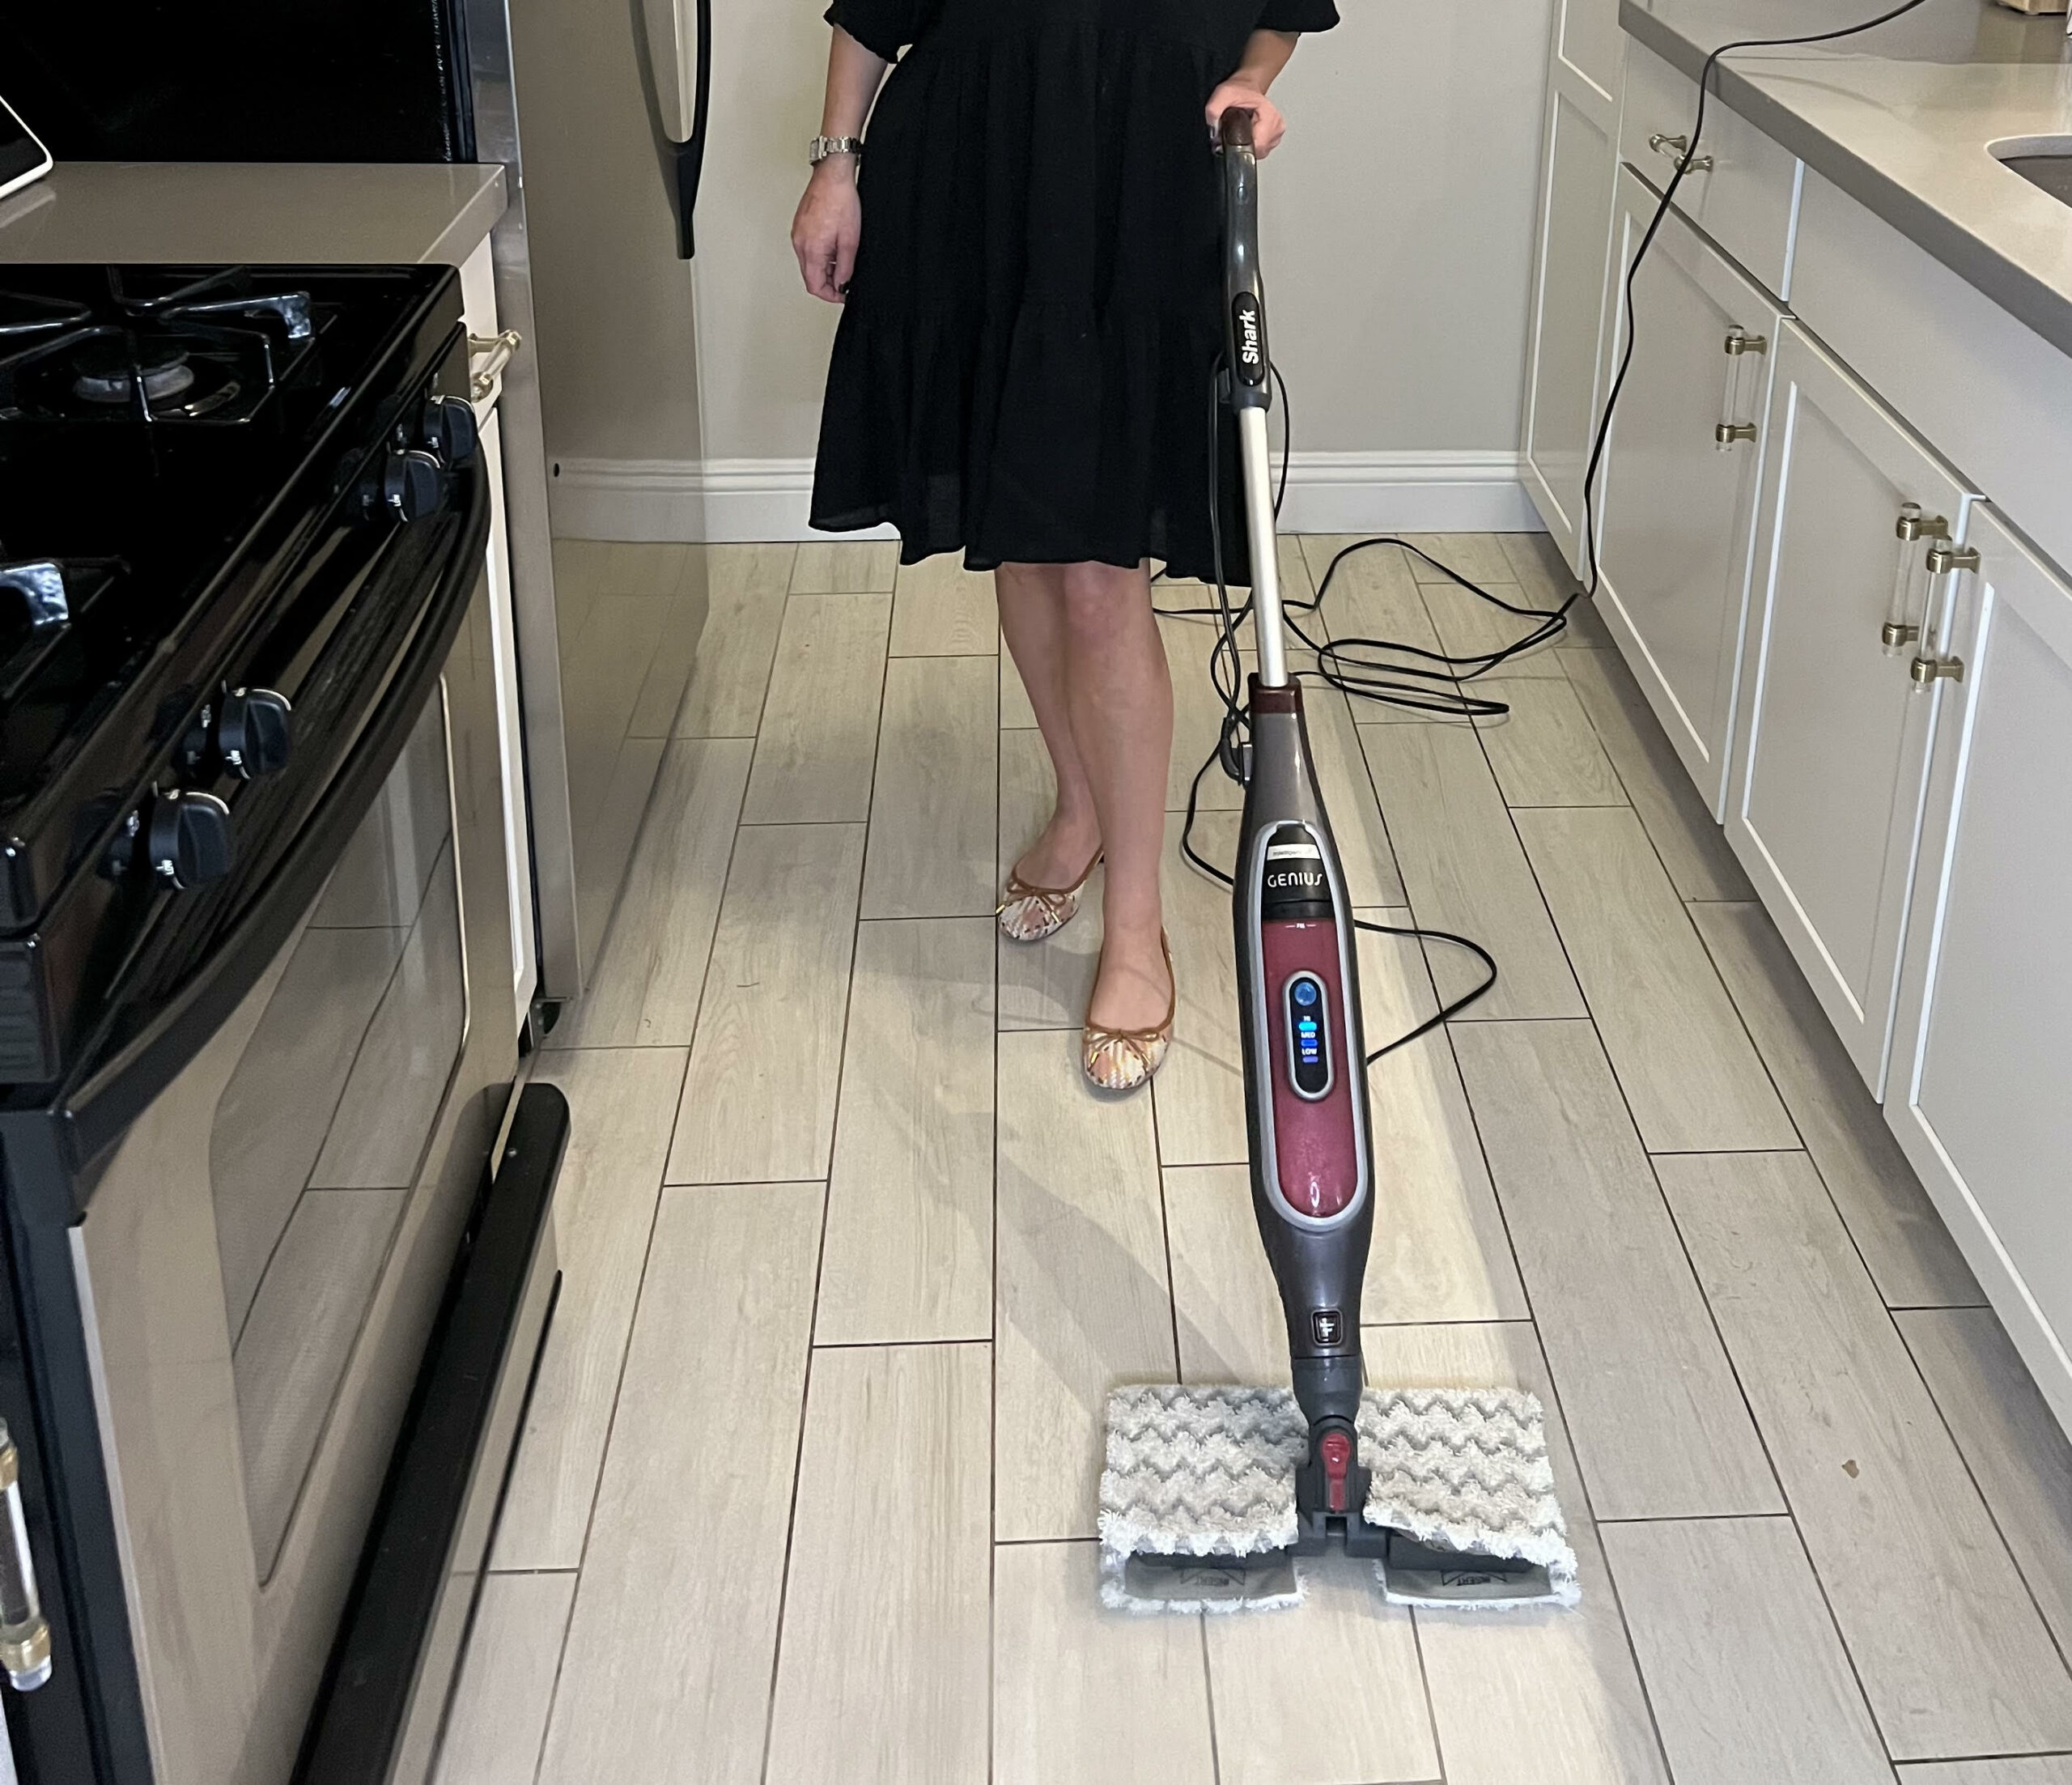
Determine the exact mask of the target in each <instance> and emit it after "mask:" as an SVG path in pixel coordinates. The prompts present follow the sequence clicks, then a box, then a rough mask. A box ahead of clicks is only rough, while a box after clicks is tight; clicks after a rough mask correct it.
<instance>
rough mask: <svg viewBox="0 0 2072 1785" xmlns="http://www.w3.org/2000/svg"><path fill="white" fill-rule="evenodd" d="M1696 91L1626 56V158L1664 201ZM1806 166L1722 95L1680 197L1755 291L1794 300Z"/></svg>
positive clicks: (1709, 111)
mask: <svg viewBox="0 0 2072 1785" xmlns="http://www.w3.org/2000/svg"><path fill="white" fill-rule="evenodd" d="M1697 109H1698V84H1697V83H1696V81H1694V80H1692V79H1689V78H1688V76H1687V75H1685V74H1682V73H1681V72H1680V71H1679V70H1676V69H1675V68H1672V67H1671V66H1670V65H1669V64H1668V63H1667V62H1664V61H1663V60H1662V57H1659V56H1658V55H1656V54H1655V53H1654V51H1652V50H1650V49H1645V48H1643V47H1642V46H1641V45H1639V44H1637V43H1634V44H1628V45H1627V49H1626V109H1625V115H1624V118H1623V119H1622V121H1621V122H1620V130H1619V154H1620V159H1622V160H1624V162H1625V163H1626V164H1627V165H1628V166H1629V167H1630V168H1633V171H1634V172H1636V173H1637V174H1639V175H1640V176H1641V178H1642V179H1643V180H1645V181H1646V182H1647V183H1648V184H1649V185H1650V186H1652V187H1653V188H1654V190H1655V192H1656V193H1657V194H1658V195H1659V194H1660V193H1662V192H1663V191H1664V190H1666V189H1667V187H1668V185H1669V181H1670V179H1671V176H1672V175H1674V174H1675V171H1676V161H1677V157H1678V155H1679V154H1680V153H1681V152H1682V151H1683V150H1684V148H1685V147H1688V143H1689V139H1690V134H1691V125H1692V120H1693V119H1694V118H1695V117H1696V115H1697ZM1800 176H1801V164H1800V162H1799V160H1798V157H1797V156H1795V155H1793V154H1791V153H1790V151H1788V150H1785V149H1783V148H1781V147H1778V145H1777V143H1775V142H1773V141H1772V140H1771V139H1770V138H1768V137H1767V136H1765V135H1764V134H1763V133H1762V132H1761V131H1760V130H1757V129H1756V126H1755V125H1752V124H1751V123H1750V122H1748V121H1747V119H1746V118H1744V117H1741V116H1740V115H1739V113H1736V112H1734V111H1733V110H1731V109H1730V108H1728V106H1727V105H1726V104H1725V103H1724V102H1723V101H1722V100H1721V98H1720V96H1719V95H1718V94H1717V92H1714V93H1713V96H1711V98H1710V99H1709V100H1707V101H1706V104H1705V139H1704V141H1702V142H1700V143H1699V145H1698V148H1697V160H1696V163H1695V164H1693V165H1692V169H1691V171H1690V172H1689V173H1688V174H1687V175H1685V176H1684V183H1683V185H1680V186H1679V187H1678V188H1677V191H1676V208H1677V209H1678V210H1680V211H1681V212H1683V214H1684V215H1685V216H1686V217H1688V218H1689V219H1691V221H1692V223H1696V225H1697V226H1698V227H1699V228H1700V229H1701V230H1703V231H1704V232H1705V233H1706V234H1707V235H1708V236H1711V237H1712V239H1713V240H1714V241H1715V242H1717V244H1719V245H1720V246H1721V247H1722V248H1723V249H1726V252H1727V253H1728V254H1730V256H1732V257H1733V258H1734V259H1735V260H1736V261H1739V262H1740V263H1741V265H1742V266H1743V268H1744V269H1745V270H1747V272H1748V273H1749V274H1751V276H1752V277H1753V278H1754V279H1755V281H1756V283H1757V284H1759V285H1760V286H1763V287H1765V288H1766V289H1767V290H1768V291H1771V292H1772V293H1773V294H1774V295H1777V296H1778V297H1780V298H1787V297H1790V295H1791V261H1792V245H1793V237H1794V226H1795V224H1796V223H1797V220H1798V189H1799V182H1800Z"/></svg>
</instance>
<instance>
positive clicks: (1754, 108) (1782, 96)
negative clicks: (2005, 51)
mask: <svg viewBox="0 0 2072 1785" xmlns="http://www.w3.org/2000/svg"><path fill="white" fill-rule="evenodd" d="M1619 22H1620V25H1621V26H1622V27H1623V28H1624V29H1625V31H1626V32H1627V34H1628V36H1632V37H1633V39H1634V40H1636V41H1637V42H1639V43H1641V44H1645V45H1646V46H1647V47H1648V48H1649V49H1652V50H1653V51H1654V53H1656V54H1657V55H1658V56H1660V57H1662V58H1663V60H1664V61H1666V62H1670V63H1671V64H1672V65H1673V66H1675V67H1676V68H1678V69H1679V70H1682V72H1683V73H1684V74H1686V75H1688V76H1689V77H1690V78H1691V79H1694V80H1695V79H1696V78H1697V75H1698V73H1699V70H1700V68H1702V66H1704V63H1705V56H1706V51H1705V49H1703V48H1701V47H1700V46H1699V45H1696V44H1694V43H1692V41H1691V40H1689V39H1688V37H1686V36H1684V34H1683V33H1682V32H1680V31H1679V30H1678V29H1677V28H1675V26H1674V25H1673V24H1671V23H1668V22H1667V21H1666V20H1664V19H1660V18H1658V17H1656V16H1655V15H1653V14H1651V13H1649V12H1646V11H1643V10H1641V7H1639V6H1636V5H1635V4H1633V0H1622V3H1621V5H1620V9H1619ZM1750 60H1751V62H1753V66H1747V67H1737V66H1735V60H1734V58H1732V57H1729V58H1724V59H1722V61H1721V62H1720V63H1719V64H1718V65H1717V69H1718V71H1717V74H1716V75H1715V77H1714V89H1713V90H1714V91H1715V92H1716V93H1717V95H1718V96H1719V97H1720V98H1721V99H1722V100H1725V101H1726V103H1727V104H1729V105H1730V106H1731V107H1732V108H1734V110H1735V111H1736V112H1738V113H1740V114H1741V116H1742V117H1745V118H1746V119H1747V121H1749V122H1750V123H1751V124H1752V125H1755V126H1756V128H1757V129H1758V130H1761V131H1763V132H1764V134H1766V135H1768V136H1770V137H1772V138H1775V139H1776V141H1777V142H1779V143H1780V144H1781V145H1782V146H1783V147H1785V148H1786V149H1789V150H1790V151H1791V152H1792V153H1793V154H1794V155H1797V156H1798V158H1799V159H1801V160H1802V161H1803V162H1804V163H1805V164H1807V167H1809V168H1812V169H1813V170H1814V171H1815V172H1818V173H1819V174H1822V175H1824V176H1826V177H1827V178H1828V179H1829V180H1831V181H1833V182H1834V184H1835V185H1837V186H1839V187H1841V189H1842V190H1843V191H1845V192H1846V193H1849V196H1850V197H1851V198H1854V199H1856V200H1857V201H1858V202H1859V203H1860V204H1862V205H1864V206H1866V207H1867V208H1868V209H1869V210H1871V211H1873V212H1874V213H1875V214H1876V215H1878V216H1879V217H1882V218H1883V219H1884V220H1885V221H1886V222H1887V223H1890V224H1891V225H1892V227H1894V228H1895V229H1896V230H1898V231H1899V232H1900V234H1901V235H1903V236H1906V237H1907V238H1908V239H1909V240H1911V241H1913V242H1914V243H1916V244H1918V245H1919V246H1920V247H1921V248H1923V249H1926V250H1927V251H1928V252H1929V253H1930V254H1933V255H1934V257H1935V258H1936V259H1938V261H1942V264H1943V265H1944V266H1947V267H1948V268H1949V269H1950V270H1951V271H1952V272H1954V273H1955V274H1957V275H1958V276H1959V278H1963V279H1964V280H1965V281H1966V282H1967V283H1969V284H1971V285H1972V286H1975V287H1977V289H1978V290H1980V291H1982V292H1984V293H1985V295H1987V296H1988V297H1989V298H1991V299H1992V300H1993V302H1995V303H1996V304H1999V305H2000V306H2001V308H2002V309H2005V310H2006V311H2007V312H2009V313H2010V315H2012V316H2014V317H2016V318H2017V319H2018V320H2019V321H2022V322H2023V323H2025V324H2027V326H2028V327H2030V328H2031V329H2034V330H2035V331H2036V333H2037V334H2040V335H2041V336H2042V337H2043V338H2044V339H2045V340H2046V341H2048V342H2050V343H2051V344H2052V345H2053V346H2055V347H2056V348H2057V350H2058V351H2060V352H2061V353H2066V354H2072V208H2068V207H2066V206H2063V205H2061V204H2059V203H2058V202H2057V200H2056V199H2054V198H2051V197H2050V196H2049V194H2048V193H2044V192H2041V191H2040V190H2038V189H2036V188H2035V187H2032V186H2031V185H2029V184H2028V183H2027V181H2023V179H2022V178H2021V176H2019V174H2015V173H2014V172H2010V171H2009V170H2007V169H2005V168H1999V167H1998V164H1994V163H1993V158H1992V157H1991V156H1990V155H1988V154H1987V153H1986V151H1985V143H1986V142H1989V141H1993V140H1997V139H1998V138H2003V137H2010V136H2022V135H2030V134H2057V133H2058V132H2060V131H2066V130H2072V121H2068V120H2064V119H2059V120H2057V121H2055V122H2054V124H2053V121H2052V120H2050V119H2048V118H2030V119H2024V118H2023V117H2019V116H2010V117H2007V118H2006V119H2005V120H2004V121H2003V120H1998V119H1996V120H1993V121H1987V120H1985V119H1983V118H1980V117H1974V116H1972V114H1970V113H1967V112H1964V111H1962V110H1959V111H1956V112H1955V113H1952V114H1951V128H1952V129H1955V128H1958V127H1959V125H1958V124H1957V121H1958V120H1959V119H1961V120H1963V123H1962V125H1961V128H1962V129H1963V130H1965V131H1967V132H1970V133H1972V134H1976V132H1977V131H1979V130H1983V131H1984V132H1985V134H1984V136H1983V137H1981V138H1980V140H1978V141H1977V142H1972V141H1970V139H1969V136H1967V137H1966V138H1965V139H1964V141H1963V142H1954V141H1953V142H1951V143H1949V144H1948V145H1947V151H1945V150H1944V147H1943V146H1942V145H1937V148H1938V153H1942V152H1947V155H1948V156H1949V158H1950V159H1948V161H1947V164H1945V165H1943V166H1942V167H1934V166H1931V167H1930V168H1927V169H1926V170H1925V171H1926V174H1927V176H1928V177H1926V178H1921V179H1919V180H1916V179H1914V178H1910V177H1902V176H1900V174H1899V173H1898V172H1896V171H1895V169H1894V168H1893V166H1892V161H1893V159H1896V158H1895V157H1894V156H1892V154H1891V153H1890V145H1889V144H1888V143H1876V142H1875V141H1874V140H1873V137H1874V133H1873V132H1871V131H1870V130H1865V129H1862V128H1857V129H1852V128H1851V125H1850V121H1849V117H1848V115H1847V113H1848V110H1849V106H1848V104H1844V103H1837V100H1838V99H1839V100H1846V101H1850V102H1853V104H1854V105H1855V106H1856V107H1858V108H1869V109H1870V112H1871V113H1874V114H1875V113H1878V112H1879V111H1880V110H1881V106H1880V102H1879V98H1878V96H1877V95H1876V93H1875V91H1871V90H1868V89H1870V88H1871V87H1875V82H1866V83H1864V85H1863V87H1859V88H1858V90H1856V91H1852V92H1849V93H1848V94H1845V95H1841V96H1837V95H1836V94H1835V93H1834V91H1833V87H1832V83H1830V84H1829V86H1828V91H1827V92H1826V94H1825V95H1824V96H1821V97H1822V99H1823V104H1824V107H1825V108H1826V109H1827V110H1828V113H1829V114H1830V115H1829V116H1828V117H1825V118H1821V117H1814V116H1811V115H1809V113H1807V111H1806V110H1805V109H1802V107H1801V106H1800V105H1799V104H1794V103H1793V100H1792V97H1791V93H1792V87H1793V84H1794V73H1795V74H1796V76H1797V77H1798V79H1799V80H1801V81H1802V80H1803V79H1805V77H1806V76H1807V74H1809V73H1810V72H1811V70H1810V69H1809V68H1808V67H1807V65H1806V64H1805V63H1804V62H1801V63H1799V64H1798V66H1797V68H1796V70H1787V68H1786V67H1785V64H1784V60H1783V58H1781V57H1777V56H1775V55H1774V54H1773V55H1771V56H1768V57H1761V58H1760V59H1756V58H1750ZM1862 60H1863V62H1864V63H1865V64H1866V66H1869V67H1870V68H1873V69H1875V66H1876V59H1875V58H1863V59H1862ZM1913 66H1914V68H1915V69H1916V70H1918V68H1919V66H1920V65H1913ZM1822 72H1823V73H1824V74H1828V75H1829V76H1831V77H1833V76H1841V75H1843V74H1846V73H1848V72H1849V70H1847V69H1846V68H1845V66H1841V65H1838V64H1833V63H1831V64H1829V65H1828V66H1826V67H1825V68H1824V70H1822ZM1862 72H1863V71H1862V70H1861V69H1859V70H1858V71H1857V74H1858V78H1859V79H1861V77H1862ZM1956 77H1957V70H1956V69H1955V67H1954V66H1953V67H1952V68H1951V78H1952V79H1955V78H1956ZM1852 84H1853V83H1852ZM1898 115H1899V114H1898V113H1897V112H1896V110H1894V111H1890V112H1887V113H1886V117H1887V120H1888V121H1889V120H1891V119H1894V118H1896V117H1898ZM2002 123H2004V125H2005V127H1998V125H2002ZM1920 146H1921V145H1918V144H1917V147H1920ZM1960 158H1975V159H1976V161H1977V162H1979V163H1981V164H1985V165H1984V166H1981V167H1976V168H1975V167H1973V166H1972V165H1970V163H1969V160H1968V159H1960ZM1988 173H1990V174H1991V176H1992V178H1991V180H1990V181H1985V179H1983V178H1982V177H1981V176H1985V175H1986V174H1988ZM2002 177H2004V179H2005V180H2006V181H2007V182H2009V184H2008V185H2006V186H2004V187H2002V186H2001V185H1999V181H2000V179H2001V178H2002ZM1981 186H1983V187H1984V188H1985V191H1984V193H1981V192H1980V191H1979V190H1978V189H1979V188H1980V187H1981ZM1938 198H1940V199H1941V200H1942V202H1938Z"/></svg>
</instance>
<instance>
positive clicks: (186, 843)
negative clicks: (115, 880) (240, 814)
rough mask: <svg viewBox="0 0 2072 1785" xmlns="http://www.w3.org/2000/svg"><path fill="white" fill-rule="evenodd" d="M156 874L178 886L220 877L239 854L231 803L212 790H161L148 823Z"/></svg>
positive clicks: (147, 836)
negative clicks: (233, 826) (231, 815)
mask: <svg viewBox="0 0 2072 1785" xmlns="http://www.w3.org/2000/svg"><path fill="white" fill-rule="evenodd" d="M144 847H145V852H146V856H147V857H148V859H149V860H150V861H151V878H152V879H153V880H155V882H157V883H158V884H159V886H163V887H165V888H167V889H168V890H171V891H174V892H184V891H185V890H187V889H188V888H189V887H190V886H206V885H207V884H208V882H210V881H212V880H220V879H222V878H223V876H224V875H225V874H227V873H229V872H230V869H231V862H232V861H235V860H236V856H237V849H236V844H235V842H234V841H233V839H232V838H231V828H230V808H229V807H228V806H227V805H224V804H223V801H221V800H219V799H218V798H217V797H215V795H214V794H213V793H182V792H180V791H179V790H177V789H176V790H174V791H173V792H172V793H161V794H159V797H158V798H157V799H156V800H155V801H153V802H152V805H151V818H150V819H149V821H148V822H147V823H146V827H145V840H144Z"/></svg>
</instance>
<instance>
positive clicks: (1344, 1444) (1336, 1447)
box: [1317, 1432, 1352, 1512]
mask: <svg viewBox="0 0 2072 1785" xmlns="http://www.w3.org/2000/svg"><path fill="white" fill-rule="evenodd" d="M1317 1454H1318V1456H1321V1457H1322V1458H1323V1465H1324V1510H1325V1511H1327V1512H1343V1511H1345V1509H1346V1507H1345V1501H1346V1493H1345V1472H1346V1471H1347V1470H1348V1468H1351V1467H1352V1439H1349V1438H1348V1437H1347V1436H1346V1435H1345V1434H1344V1433H1343V1432H1327V1433H1325V1434H1324V1437H1323V1443H1320V1444H1319V1445H1318V1446H1317Z"/></svg>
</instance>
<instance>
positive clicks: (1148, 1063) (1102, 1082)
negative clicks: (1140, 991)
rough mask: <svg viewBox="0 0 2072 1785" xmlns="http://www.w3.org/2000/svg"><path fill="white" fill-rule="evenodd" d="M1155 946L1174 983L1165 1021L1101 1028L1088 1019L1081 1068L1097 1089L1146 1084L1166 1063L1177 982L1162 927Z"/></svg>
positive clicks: (1177, 1000)
mask: <svg viewBox="0 0 2072 1785" xmlns="http://www.w3.org/2000/svg"><path fill="white" fill-rule="evenodd" d="M1158 947H1159V951H1160V952H1161V954H1164V955H1165V957H1166V977H1167V978H1168V979H1169V980H1171V981H1172V984H1173V993H1172V996H1171V997H1170V998H1168V999H1167V1000H1166V1016H1165V1020H1164V1021H1163V1022H1160V1023H1159V1024H1158V1025H1157V1027H1156V1028H1151V1029H1103V1028H1102V1027H1100V1026H1098V1024H1095V1023H1093V1022H1089V1023H1088V1024H1087V1025H1086V1026H1085V1029H1084V1030H1082V1031H1081V1034H1080V1038H1079V1065H1080V1069H1081V1071H1082V1072H1084V1073H1085V1074H1086V1077H1087V1082H1089V1084H1091V1085H1092V1086H1093V1088H1094V1089H1095V1090H1104V1091H1133V1090H1136V1088H1137V1086H1140V1085H1146V1084H1149V1082H1151V1075H1152V1074H1153V1073H1155V1072H1157V1070H1158V1069H1159V1067H1160V1066H1161V1065H1164V1064H1165V1060H1166V1049H1167V1048H1170V1046H1171V1045H1172V1043H1173V1018H1174V1015H1175V1014H1177V1013H1178V1009H1179V1007H1180V981H1179V978H1178V975H1176V974H1174V971H1173V949H1172V945H1171V944H1170V942H1168V941H1166V933H1165V932H1164V931H1163V930H1161V931H1160V932H1159V933H1158ZM1095 976H1096V978H1097V979H1098V976H1099V975H1098V973H1097V975H1095Z"/></svg>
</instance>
